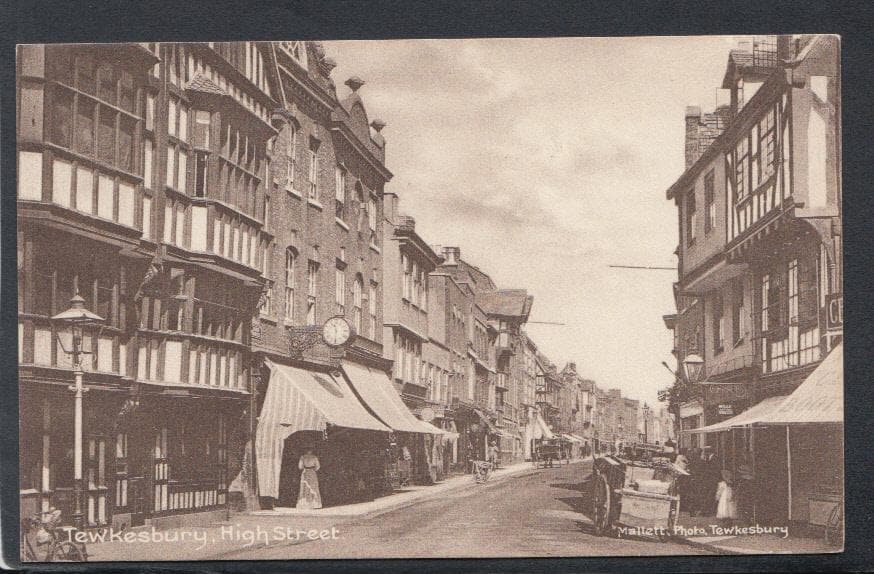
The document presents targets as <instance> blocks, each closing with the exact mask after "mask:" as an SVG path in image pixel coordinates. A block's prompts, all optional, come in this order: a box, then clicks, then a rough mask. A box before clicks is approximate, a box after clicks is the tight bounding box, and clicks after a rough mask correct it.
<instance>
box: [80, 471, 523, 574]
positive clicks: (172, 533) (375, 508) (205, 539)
mask: <svg viewBox="0 0 874 574" xmlns="http://www.w3.org/2000/svg"><path fill="white" fill-rule="evenodd" d="M536 472H537V469H536V468H535V467H534V466H533V464H532V463H531V462H521V463H516V464H512V465H507V466H505V467H501V468H498V469H496V470H494V471H492V473H491V475H490V477H489V481H488V482H487V483H486V484H492V483H496V482H499V481H501V480H504V479H507V478H510V477H515V476H525V475H528V474H533V473H536ZM476 486H478V485H477V484H476V483H475V481H474V478H473V475H471V474H465V475H458V476H453V477H450V478H448V479H446V480H444V481H442V482H439V483H437V484H433V485H428V486H418V485H411V486H408V487H405V488H404V489H403V491H400V492H397V493H394V494H391V495H388V496H384V497H381V498H377V499H375V500H372V501H367V502H362V503H358V504H347V505H341V506H333V507H327V508H320V509H317V510H308V509H307V510H305V509H297V508H276V509H273V510H259V511H253V512H248V513H239V514H235V515H233V516H232V517H231V518H230V520H228V521H226V522H220V523H216V524H213V525H210V526H207V527H179V528H171V529H163V530H157V529H154V528H152V527H148V526H146V527H136V528H132V529H129V530H128V531H125V532H114V533H112V532H109V533H103V535H102V537H101V535H100V534H91V536H92V538H91V539H90V540H88V541H87V542H86V546H87V551H88V559H89V561H93V562H103V561H132V560H193V561H196V560H219V559H228V558H225V557H226V556H227V555H228V554H234V553H239V552H245V551H246V549H248V548H252V547H254V546H256V545H259V544H263V543H264V541H265V539H266V540H267V542H268V543H269V544H272V545H273V546H274V547H276V546H289V545H295V544H305V543H307V542H315V541H324V540H325V539H329V538H330V537H331V536H332V533H331V528H332V527H335V526H336V524H337V523H338V520H341V519H349V518H373V517H376V516H379V515H381V514H384V513H387V512H392V511H394V510H398V509H401V508H406V507H409V506H412V505H414V504H416V503H418V502H423V501H426V500H430V499H434V498H439V497H441V496H446V495H447V494H448V493H451V492H453V491H458V490H462V489H465V488H470V487H476ZM291 524H293V526H290V525H291ZM289 529H290V530H289ZM325 531H328V532H327V534H326V533H325ZM113 535H114V537H113ZM323 535H324V537H323ZM333 535H334V536H336V533H334V534H333ZM120 538H121V539H120ZM125 538H130V540H126V539H125ZM171 551H172V552H171Z"/></svg>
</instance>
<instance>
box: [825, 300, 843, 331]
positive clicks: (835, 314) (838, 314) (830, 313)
mask: <svg viewBox="0 0 874 574" xmlns="http://www.w3.org/2000/svg"><path fill="white" fill-rule="evenodd" d="M825 311H826V312H825V326H826V329H827V330H829V331H843V330H844V295H843V293H832V294H831V295H828V296H826V300H825Z"/></svg>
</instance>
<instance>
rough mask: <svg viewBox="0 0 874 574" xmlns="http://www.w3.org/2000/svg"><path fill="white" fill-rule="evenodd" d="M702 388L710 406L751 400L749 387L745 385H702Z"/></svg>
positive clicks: (705, 399)
mask: <svg viewBox="0 0 874 574" xmlns="http://www.w3.org/2000/svg"><path fill="white" fill-rule="evenodd" d="M701 388H702V390H703V391H704V402H705V403H706V404H708V405H719V404H726V403H731V402H734V401H738V400H746V399H749V385H747V384H745V383H701Z"/></svg>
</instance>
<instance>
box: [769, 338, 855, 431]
mask: <svg viewBox="0 0 874 574" xmlns="http://www.w3.org/2000/svg"><path fill="white" fill-rule="evenodd" d="M759 422H760V423H761V424H771V425H789V424H807V423H842V422H844V345H843V343H840V344H838V345H836V346H835V348H834V349H832V351H831V352H830V353H829V354H828V356H827V357H826V358H825V359H823V361H822V362H821V363H820V364H819V365H817V367H816V368H815V369H814V370H813V372H812V373H810V374H809V375H808V376H807V378H806V379H805V380H804V382H803V383H801V385H799V386H798V388H797V389H795V391H793V392H792V394H791V395H789V396H788V397H787V398H786V400H785V401H783V402H782V403H780V405H779V406H778V407H777V408H775V409H773V410H771V412H769V413H768V414H767V416H765V417H763V418H762V420H761V421H759Z"/></svg>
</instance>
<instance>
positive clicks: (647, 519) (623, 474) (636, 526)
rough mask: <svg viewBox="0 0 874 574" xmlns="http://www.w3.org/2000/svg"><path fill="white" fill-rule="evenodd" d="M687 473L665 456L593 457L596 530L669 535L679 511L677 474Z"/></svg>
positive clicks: (672, 531) (603, 532)
mask: <svg viewBox="0 0 874 574" xmlns="http://www.w3.org/2000/svg"><path fill="white" fill-rule="evenodd" d="M686 474H688V473H686V472H685V471H684V470H682V469H680V468H679V467H677V466H676V465H674V464H673V463H671V462H670V461H668V460H664V459H663V460H653V461H649V460H647V461H641V460H629V459H624V458H617V457H614V456H603V457H600V458H598V459H596V460H595V465H594V470H593V471H592V508H593V510H594V514H593V522H594V524H595V533H596V534H598V535H607V536H609V535H613V534H619V535H622V534H623V533H627V534H636V535H650V536H657V537H658V538H659V539H660V540H667V539H669V538H671V537H672V536H674V527H675V526H676V524H677V517H678V516H679V513H680V497H679V494H678V492H677V490H678V488H677V482H678V481H677V478H678V477H679V476H682V475H686Z"/></svg>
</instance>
